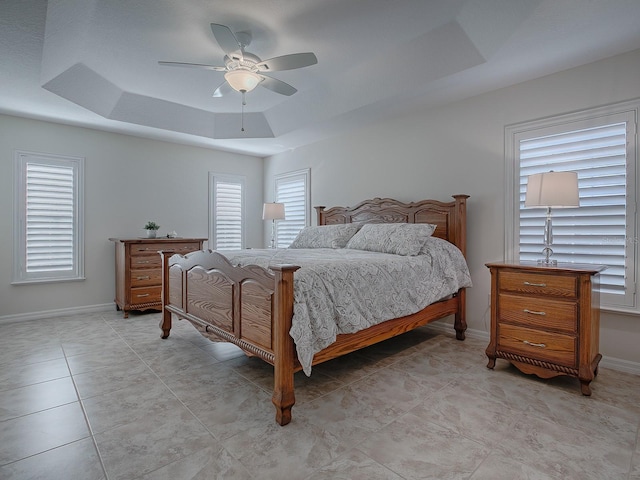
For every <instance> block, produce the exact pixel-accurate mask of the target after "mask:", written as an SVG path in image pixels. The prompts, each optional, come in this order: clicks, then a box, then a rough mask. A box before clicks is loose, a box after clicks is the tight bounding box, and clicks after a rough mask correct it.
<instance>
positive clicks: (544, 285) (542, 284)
mask: <svg viewBox="0 0 640 480" xmlns="http://www.w3.org/2000/svg"><path fill="white" fill-rule="evenodd" d="M524 284H525V285H526V286H527V287H546V286H547V284H546V283H531V282H524Z"/></svg>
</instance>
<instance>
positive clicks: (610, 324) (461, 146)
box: [264, 50, 640, 369]
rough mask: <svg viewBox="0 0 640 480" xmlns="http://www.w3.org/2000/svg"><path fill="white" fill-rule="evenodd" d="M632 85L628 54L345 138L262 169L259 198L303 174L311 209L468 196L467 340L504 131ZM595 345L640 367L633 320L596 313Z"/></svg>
mask: <svg viewBox="0 0 640 480" xmlns="http://www.w3.org/2000/svg"><path fill="white" fill-rule="evenodd" d="M639 79H640V50H637V51H634V52H631V53H628V54H624V55H620V56H617V57H612V58H609V59H605V60H603V61H600V62H597V63H593V64H589V65H586V66H583V67H579V68H574V69H571V70H567V71H564V72H560V73H557V74H554V75H550V76H547V77H543V78H539V79H536V80H533V81H529V82H526V83H522V84H519V85H515V86H513V87H509V88H505V89H501V90H497V91H494V92H490V93H486V94H483V95H479V96H476V97H473V98H469V99H466V100H463V101H460V102H457V103H455V104H450V105H447V106H444V107H440V108H433V109H428V110H425V111H424V112H422V113H420V114H418V115H414V116H410V117H409V116H407V117H404V118H399V119H396V120H394V121H390V122H386V123H383V124H378V125H375V126H370V127H366V128H364V129H362V130H360V131H357V132H349V133H348V134H345V135H344V136H342V137H338V138H331V139H329V140H325V141H322V142H318V143H316V144H313V145H310V146H307V147H304V148H299V149H297V150H295V151H291V152H287V153H283V154H280V155H276V156H274V157H271V158H269V159H267V164H266V166H265V184H264V186H265V193H266V195H267V197H268V196H269V195H271V190H272V188H273V177H274V175H277V174H279V173H283V172H287V171H290V170H297V169H300V168H307V167H310V168H311V201H312V204H313V205H325V206H327V207H331V206H335V205H354V204H355V203H358V202H359V201H361V200H364V199H366V198H372V197H392V198H396V199H398V200H403V201H415V200H420V199H424V198H435V199H440V200H447V199H448V198H449V196H450V195H452V194H456V193H466V194H469V195H471V198H470V199H469V203H468V242H467V248H468V252H467V257H468V262H469V266H470V269H471V274H472V278H473V281H474V286H473V288H471V289H469V290H468V295H467V298H468V308H467V312H468V319H467V321H468V324H469V328H470V330H471V329H474V330H477V331H482V332H488V329H489V323H490V321H489V313H488V304H489V302H488V297H489V292H490V275H489V271H488V269H487V268H486V267H485V266H484V264H485V263H487V262H491V261H500V260H503V254H504V208H503V205H504V127H505V126H506V125H508V124H512V123H517V122H522V121H526V120H532V119H537V118H542V117H547V116H551V115H558V114H562V113H568V112H571V111H575V110H581V109H585V108H589V107H594V106H599V105H603V104H608V103H613V102H618V101H623V100H629V99H632V98H638V97H640V81H639ZM638 170H639V171H640V169H638ZM314 222H315V218H314ZM600 344H601V352H602V353H603V355H604V357H605V360H604V361H603V364H606V362H607V360H608V361H609V362H610V363H611V362H614V363H616V364H617V366H618V367H622V368H624V365H625V362H633V365H632V367H630V368H632V369H635V368H638V367H640V348H637V346H638V345H640V317H637V316H630V315H620V314H612V313H606V312H603V315H602V322H601V337H600Z"/></svg>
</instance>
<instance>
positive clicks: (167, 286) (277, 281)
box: [160, 195, 468, 425]
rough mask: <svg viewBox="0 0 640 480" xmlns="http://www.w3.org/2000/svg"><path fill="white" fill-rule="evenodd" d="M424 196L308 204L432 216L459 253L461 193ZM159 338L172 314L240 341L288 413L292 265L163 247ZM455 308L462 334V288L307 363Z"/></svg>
mask: <svg viewBox="0 0 640 480" xmlns="http://www.w3.org/2000/svg"><path fill="white" fill-rule="evenodd" d="M453 198H454V201H451V202H440V201H436V200H423V201H420V202H415V203H402V202H399V201H396V200H392V199H389V198H375V199H373V200H366V201H364V202H361V203H360V204H358V205H356V206H355V207H351V208H350V207H334V208H330V209H327V210H325V207H315V208H316V211H317V215H318V225H332V224H339V223H355V222H361V223H367V222H377V223H380V222H385V223H402V222H404V223H431V224H436V225H437V228H436V231H435V233H434V236H437V237H440V238H443V239H445V240H447V241H449V242H451V243H453V244H455V245H456V246H457V247H458V248H459V249H460V250H461V251H462V253H463V254H466V200H467V198H468V195H454V196H453ZM161 256H162V265H163V274H162V304H163V315H162V320H161V322H160V328H161V329H162V334H161V337H162V338H167V337H168V336H169V332H170V330H171V320H172V315H175V316H176V317H177V318H179V319H185V320H188V321H189V322H190V323H191V324H193V325H194V326H195V327H196V328H197V329H198V331H199V332H200V333H201V334H202V335H203V336H205V337H207V338H210V339H216V340H219V339H222V340H225V341H228V342H231V343H233V344H235V345H237V346H239V347H240V348H242V349H243V350H244V351H245V352H246V353H247V354H248V355H251V356H257V357H260V358H262V359H263V360H264V361H266V362H267V363H270V364H271V365H273V367H274V389H273V397H272V401H273V404H274V405H275V407H276V422H278V423H279V424H280V425H286V424H288V423H289V422H290V421H291V408H292V407H293V405H294V403H295V396H294V381H293V378H294V373H295V372H297V371H299V370H301V365H300V363H299V361H298V359H297V355H296V351H295V344H294V342H293V339H292V338H291V336H290V335H289V331H290V330H291V321H292V316H293V278H294V274H295V271H296V270H297V269H298V268H299V267H297V266H295V265H280V266H277V267H272V268H271V269H270V270H265V269H263V268H261V267H259V266H257V265H249V266H244V267H234V266H232V265H231V264H230V263H229V261H228V260H227V259H226V258H225V257H224V256H222V255H220V254H219V253H217V252H213V251H210V250H209V251H198V252H192V253H189V254H187V255H186V256H182V255H177V254H173V252H171V253H167V254H166V255H165V254H162V253H161ZM449 315H455V322H454V329H455V332H456V338H457V339H458V340H464V332H465V330H466V328H467V325H466V321H465V289H464V288H462V289H460V290H459V291H458V293H457V294H455V295H454V296H452V297H450V298H448V299H445V300H442V301H439V302H436V303H434V304H431V305H429V306H427V307H426V308H425V309H423V310H421V311H420V312H417V313H415V314H413V315H408V316H405V317H401V318H397V319H393V320H388V321H386V322H383V323H380V324H378V325H374V326H372V327H370V328H367V329H365V330H362V331H359V332H357V333H352V334H341V335H338V338H337V339H336V341H335V342H334V343H333V344H331V345H330V346H329V347H327V348H325V349H324V350H322V351H320V352H318V353H316V355H315V356H314V358H313V365H316V364H319V363H322V362H325V361H327V360H330V359H333V358H336V357H339V356H342V355H345V354H347V353H350V352H353V351H355V350H358V349H360V348H363V347H366V346H369V345H373V344H375V343H378V342H380V341H383V340H386V339H389V338H391V337H394V336H396V335H400V334H402V333H405V332H407V331H409V330H412V329H414V328H417V327H419V326H422V325H426V324H427V323H430V322H432V321H435V320H438V319H441V318H444V317H446V316H449Z"/></svg>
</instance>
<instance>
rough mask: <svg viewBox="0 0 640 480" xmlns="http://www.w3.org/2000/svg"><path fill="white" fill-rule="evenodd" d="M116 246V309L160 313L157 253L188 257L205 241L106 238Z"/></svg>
mask: <svg viewBox="0 0 640 480" xmlns="http://www.w3.org/2000/svg"><path fill="white" fill-rule="evenodd" d="M109 240H111V241H112V242H114V243H115V246H116V298H115V302H116V307H117V308H118V310H122V311H123V312H124V318H127V317H129V311H130V310H148V309H155V310H162V298H161V291H162V263H161V260H160V254H159V253H158V252H160V251H164V252H167V253H170V252H175V253H182V254H185V253H189V252H194V251H196V250H201V249H202V242H204V241H205V240H206V238H157V239H156V238H154V239H144V238H136V239H131V240H126V239H121V238H110V239H109Z"/></svg>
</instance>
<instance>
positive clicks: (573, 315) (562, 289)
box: [486, 262, 606, 395]
mask: <svg viewBox="0 0 640 480" xmlns="http://www.w3.org/2000/svg"><path fill="white" fill-rule="evenodd" d="M487 267H488V268H489V270H490V271H491V341H490V343H489V346H488V347H487V350H486V354H487V357H489V363H488V365H487V367H488V368H493V367H494V366H495V363H496V358H504V359H506V360H509V361H510V362H511V363H512V364H513V365H514V366H515V367H517V368H518V369H519V370H520V371H522V372H524V373H528V374H531V373H532V374H535V375H537V376H539V377H541V378H551V377H555V376H558V375H568V376H572V377H577V378H578V379H579V380H580V385H581V389H582V394H583V395H591V388H590V386H589V384H590V383H591V381H592V380H593V379H594V378H595V376H596V375H597V374H598V363H599V362H600V359H601V358H602V355H600V353H599V352H598V349H599V334H600V291H599V283H600V277H599V274H600V272H601V271H602V270H604V269H605V268H606V267H604V266H598V265H579V264H571V263H564V264H561V263H558V264H557V265H554V266H540V265H537V264H536V263H525V262H522V263H514V264H509V263H488V264H487Z"/></svg>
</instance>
